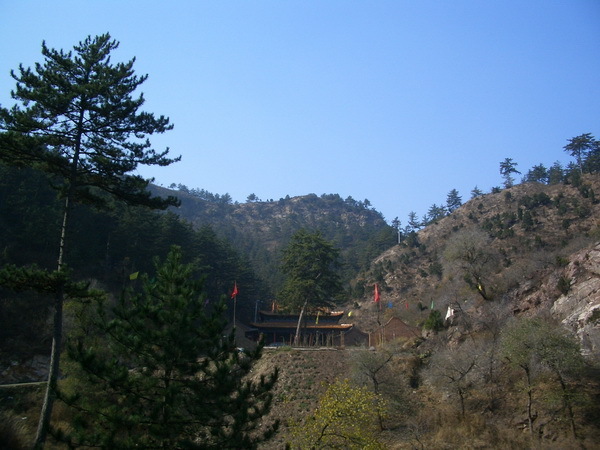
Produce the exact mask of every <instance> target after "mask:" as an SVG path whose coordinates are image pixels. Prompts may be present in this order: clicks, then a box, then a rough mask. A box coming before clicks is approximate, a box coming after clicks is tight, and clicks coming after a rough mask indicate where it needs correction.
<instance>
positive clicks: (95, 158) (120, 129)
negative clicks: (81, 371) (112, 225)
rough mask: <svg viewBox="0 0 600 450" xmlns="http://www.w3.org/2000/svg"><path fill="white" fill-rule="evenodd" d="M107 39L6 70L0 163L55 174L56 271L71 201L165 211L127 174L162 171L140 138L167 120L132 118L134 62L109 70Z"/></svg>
mask: <svg viewBox="0 0 600 450" xmlns="http://www.w3.org/2000/svg"><path fill="white" fill-rule="evenodd" d="M118 45H119V44H118V42H116V41H114V40H111V37H110V35H109V34H104V35H101V36H98V37H95V38H93V39H92V38H91V37H88V38H87V39H86V40H84V41H83V42H80V43H79V45H77V46H75V47H74V52H75V53H74V54H73V52H64V51H62V50H61V51H57V50H54V49H50V48H48V47H47V46H46V43H45V42H44V43H42V55H43V56H44V63H43V64H40V63H38V64H36V65H35V70H32V69H31V68H25V67H23V66H22V65H21V66H19V70H18V73H16V72H14V71H13V72H11V75H12V77H13V78H14V79H15V81H16V82H17V85H16V89H15V90H14V91H12V97H13V99H14V100H16V101H17V102H20V105H18V104H15V105H14V106H13V107H12V108H11V109H6V108H0V130H2V133H0V150H1V152H0V159H1V160H2V161H3V162H6V163H8V164H12V165H18V166H34V167H36V168H39V169H42V170H44V171H45V172H47V173H49V174H51V175H53V176H55V181H54V182H55V186H56V187H57V188H58V189H59V192H60V194H61V196H62V198H63V199H64V209H63V216H62V226H61V232H60V236H59V244H58V263H57V271H59V272H60V271H61V270H62V269H63V267H64V264H65V262H66V250H67V242H68V230H69V225H70V221H71V212H72V207H73V203H75V202H86V203H92V204H94V205H97V206H108V204H109V202H110V201H111V200H112V199H114V198H117V199H121V200H123V201H125V202H127V203H130V204H138V205H147V206H150V207H153V208H166V207H167V206H168V205H172V204H176V200H175V198H173V197H170V198H168V199H160V198H153V197H151V195H150V194H149V193H148V192H147V191H146V187H147V186H148V183H149V181H150V180H145V179H143V178H142V177H140V176H138V175H130V173H131V172H132V171H134V170H135V169H136V168H137V166H138V165H139V164H142V165H159V166H166V165H169V164H171V163H173V162H175V161H177V160H178V159H179V158H176V159H170V158H168V157H167V154H168V149H167V150H165V151H163V152H158V153H157V152H156V151H155V150H153V149H151V144H150V141H149V139H148V137H147V136H149V135H152V134H155V133H163V132H165V131H167V130H170V129H171V128H172V125H171V124H169V119H168V118H166V117H163V116H160V117H158V118H155V117H154V115H153V114H151V113H147V112H138V109H139V108H140V107H141V106H142V105H143V104H144V97H143V95H140V96H139V97H138V98H134V97H133V96H132V94H133V92H134V91H135V90H136V89H137V88H138V86H140V85H141V84H142V83H143V82H144V81H145V80H146V78H147V76H142V77H137V76H136V75H134V71H133V64H134V62H135V59H132V60H131V61H129V62H127V63H118V64H112V63H111V61H110V53H111V52H112V51H113V50H115V49H116V48H117V47H118ZM64 298H65V296H64V292H63V289H61V288H60V286H59V287H58V288H57V291H56V299H55V304H54V318H53V320H54V327H53V338H52V353H51V360H50V370H49V377H48V387H47V392H46V396H45V399H44V404H43V407H42V412H41V414H40V423H39V426H38V432H37V436H36V444H35V446H36V447H41V446H42V445H43V442H44V440H45V437H46V433H47V429H48V425H49V421H50V416H51V412H52V403H53V395H52V392H53V390H54V389H55V387H56V381H57V379H58V373H59V356H60V344H61V339H62V315H63V312H62V310H63V302H64Z"/></svg>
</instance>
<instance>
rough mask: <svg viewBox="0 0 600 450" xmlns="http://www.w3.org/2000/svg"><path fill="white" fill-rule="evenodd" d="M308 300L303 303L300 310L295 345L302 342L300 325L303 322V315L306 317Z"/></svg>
mask: <svg viewBox="0 0 600 450" xmlns="http://www.w3.org/2000/svg"><path fill="white" fill-rule="evenodd" d="M307 303H308V300H306V301H305V302H304V305H302V309H301V310H300V317H298V325H297V326H296V336H294V345H295V346H296V347H297V346H298V345H299V344H300V325H301V323H302V317H304V310H305V309H306V305H307Z"/></svg>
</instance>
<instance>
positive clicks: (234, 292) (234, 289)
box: [231, 282, 238, 298]
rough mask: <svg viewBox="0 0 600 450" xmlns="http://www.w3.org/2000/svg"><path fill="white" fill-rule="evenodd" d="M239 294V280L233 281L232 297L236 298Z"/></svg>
mask: <svg viewBox="0 0 600 450" xmlns="http://www.w3.org/2000/svg"><path fill="white" fill-rule="evenodd" d="M237 295H238V288H237V282H234V283H233V292H232V293H231V298H236V297H237Z"/></svg>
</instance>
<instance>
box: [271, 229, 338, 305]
mask: <svg viewBox="0 0 600 450" xmlns="http://www.w3.org/2000/svg"><path fill="white" fill-rule="evenodd" d="M338 256H339V251H338V249H337V248H335V247H334V246H333V244H331V243H330V242H328V241H327V240H325V239H324V238H323V236H322V235H321V233H320V232H319V231H316V232H312V233H311V232H309V231H307V230H306V229H301V230H299V231H298V232H296V233H295V234H294V235H293V236H292V238H291V240H290V242H289V243H288V245H287V247H286V248H285V249H284V252H283V258H282V270H283V273H284V274H285V275H286V277H287V278H286V281H285V283H284V287H283V290H282V292H281V300H282V302H283V304H284V306H285V307H287V308H289V309H291V310H296V311H298V310H299V309H300V307H301V306H302V305H303V304H308V305H309V307H311V308H314V307H323V306H332V305H333V304H334V300H335V297H336V296H338V295H340V294H341V291H342V286H341V283H340V278H339V275H338V269H339V261H338Z"/></svg>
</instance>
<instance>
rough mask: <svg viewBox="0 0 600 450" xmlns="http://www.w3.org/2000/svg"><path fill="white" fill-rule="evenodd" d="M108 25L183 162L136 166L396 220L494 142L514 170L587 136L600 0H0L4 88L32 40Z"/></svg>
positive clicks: (202, 184)
mask: <svg viewBox="0 0 600 450" xmlns="http://www.w3.org/2000/svg"><path fill="white" fill-rule="evenodd" d="M107 31H108V32H109V33H110V34H111V35H112V37H113V38H115V39H116V40H118V41H120V43H121V46H120V47H119V50H118V51H117V52H116V53H115V54H114V56H113V61H117V60H118V61H123V60H129V59H130V58H131V57H134V56H135V57H136V58H137V61H136V66H135V68H136V72H137V73H138V74H146V73H147V74H148V75H149V79H148V81H147V82H146V83H145V84H144V85H143V89H142V90H143V92H144V94H145V96H146V99H147V103H146V107H145V110H147V111H151V112H154V113H155V114H159V115H160V114H163V115H166V116H169V117H170V118H171V120H172V122H173V123H174V124H175V129H174V130H173V131H171V132H168V133H166V134H165V135H163V136H161V137H160V138H157V139H154V140H153V142H154V143H155V144H156V147H158V148H159V149H162V148H164V147H167V146H168V147H170V149H171V152H172V154H173V155H179V154H181V155H182V157H183V160H182V162H180V163H178V164H175V165H173V166H171V167H168V168H153V169H142V170H140V173H141V174H142V175H144V176H147V177H150V176H152V177H155V178H156V183H157V184H162V185H164V186H168V185H169V184H171V183H173V182H174V183H182V184H185V185H187V186H188V187H189V188H194V187H195V188H202V189H206V190H208V191H210V192H213V193H218V194H224V193H229V194H230V195H231V196H232V197H233V199H234V200H237V201H240V202H244V201H245V200H246V197H247V196H248V195H249V194H250V193H255V194H256V195H257V196H258V197H260V198H261V199H264V200H266V199H271V198H272V199H275V200H278V199H279V198H281V197H285V196H286V195H288V194H289V195H290V196H296V195H304V194H309V193H315V194H317V195H321V194H323V193H338V194H340V195H341V196H342V197H343V198H346V197H347V196H352V197H354V198H355V199H356V200H364V199H368V200H369V201H370V202H371V204H372V206H373V207H375V208H376V209H377V210H378V211H381V212H382V213H383V214H384V216H385V217H386V219H387V220H388V221H391V220H392V219H393V218H394V217H396V216H398V217H399V218H400V220H401V221H402V222H403V224H406V218H407V215H408V213H409V212H410V211H415V212H416V213H417V214H418V216H419V217H421V216H422V215H423V214H425V213H426V212H427V210H428V208H429V206H431V205H432V204H433V203H436V204H438V205H439V204H445V202H446V196H447V194H448V192H449V191H450V190H451V189H457V190H458V191H459V193H460V194H461V196H462V197H463V200H465V201H466V200H468V199H469V198H470V192H471V190H472V189H473V188H474V187H475V186H478V187H479V188H480V189H482V190H483V191H485V192H488V191H489V190H490V189H491V187H493V186H500V185H501V183H502V179H501V177H500V174H499V164H500V161H502V160H504V159H505V158H507V157H510V158H513V160H514V161H515V162H516V163H517V164H518V167H517V168H518V169H520V170H521V171H522V172H526V171H527V170H528V169H530V168H531V167H532V166H533V165H535V164H539V163H543V164H545V165H546V166H550V165H552V164H553V163H554V162H555V161H557V160H558V161H561V162H562V163H567V162H569V161H570V157H569V156H568V155H567V154H566V153H565V152H564V150H563V146H564V145H565V144H566V143H567V139H569V138H571V137H574V136H577V135H580V134H582V133H592V134H593V135H595V136H596V138H600V121H599V120H600V1H598V0H562V1H553V0H539V1H536V0H531V1H528V0H486V1H483V0H470V1H462V0H448V1H441V0H440V1H427V0H419V1H417V0H411V1H405V0H395V1H378V0H372V1H352V0H338V1H334V0H326V1H321V0H319V1H317V0H314V1H308V0H297V1H291V0H290V1H287V0H272V1H259V0H257V1H250V0H240V1H227V0H220V1H201V0H195V1H191V0H190V1H177V0H173V1H170V2H166V1H164V0H163V1H152V0H145V1H116V0H103V1H100V0H86V1H82V0H71V1H66V0H54V1H48V0H44V1H40V0H38V1H30V0H0V103H2V105H3V106H9V105H12V100H10V97H9V94H8V93H9V91H10V89H12V88H13V87H14V81H13V80H12V79H11V78H10V76H9V71H10V69H16V68H17V67H18V64H19V63H23V64H24V65H25V66H33V65H34V63H35V62H38V61H41V53H40V48H41V42H42V40H46V42H47V44H48V46H50V47H54V48H57V49H59V48H62V49H65V50H69V49H71V48H72V47H73V45H75V44H77V43H78V42H79V41H81V40H83V39H84V38H85V37H86V36H87V35H92V36H93V35H97V34H101V33H104V32H107Z"/></svg>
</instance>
